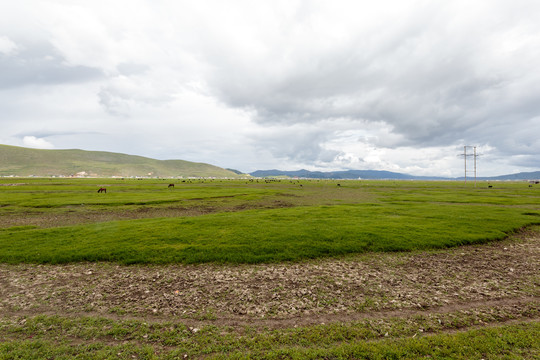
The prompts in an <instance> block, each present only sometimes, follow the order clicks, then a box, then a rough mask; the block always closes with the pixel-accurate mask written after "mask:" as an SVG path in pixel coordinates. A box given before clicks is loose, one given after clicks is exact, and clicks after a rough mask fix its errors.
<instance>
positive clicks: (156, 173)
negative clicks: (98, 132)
mask: <svg viewBox="0 0 540 360" xmlns="http://www.w3.org/2000/svg"><path fill="white" fill-rule="evenodd" d="M10 175H16V176H96V177H111V176H120V177H169V178H172V177H180V176H182V177H227V178H236V177H238V174H236V173H234V172H232V171H230V170H225V169H222V168H220V167H217V166H214V165H209V164H204V163H195V162H190V161H185V160H155V159H150V158H147V157H143V156H134V155H126V154H119V153H112V152H105V151H85V150H39V149H28V148H23V147H18V146H9V145H0V176H10Z"/></svg>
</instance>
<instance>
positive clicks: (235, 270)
mask: <svg viewBox="0 0 540 360" xmlns="http://www.w3.org/2000/svg"><path fill="white" fill-rule="evenodd" d="M539 285H540V231H538V228H536V230H535V231H533V230H525V231H523V232H521V233H519V234H516V235H514V236H512V237H510V238H509V239H507V240H505V241H502V242H497V243H491V244H487V245H481V246H468V247H461V248H456V249H451V250H444V251H434V252H427V253H426V252H418V253H405V254H402V253H398V254H366V255H360V256H351V257H348V258H345V259H339V260H336V259H325V260H317V261H312V262H306V263H300V264H271V265H249V266H248V265H241V266H217V265H194V266H186V265H168V266H119V265H115V264H108V263H99V264H95V263H88V264H70V265H60V266H58V265H56V266H54V265H27V264H22V265H6V264H0V316H1V317H12V316H32V315H37V314H58V315H63V316H90V315H94V316H102V317H114V318H121V319H131V318H136V319H145V321H171V320H173V319H175V320H181V321H183V322H186V323H191V324H201V323H204V324H206V323H211V324H215V325H218V326H219V325H230V326H244V325H246V324H249V325H251V326H261V327H270V328H275V327H291V326H301V325H311V324H320V323H330V322H337V321H354V320H358V319H362V318H367V317H370V318H373V317H380V318H385V317H407V316H414V315H417V314H427V313H439V314H441V313H463V314H466V313H468V312H478V313H486V314H488V313H489V314H491V315H490V316H495V317H496V316H500V317H501V319H503V318H504V317H507V318H518V317H522V318H525V317H526V318H537V317H538V313H539V311H540V290H539V289H540V287H539ZM499 313H500V314H499ZM497 314H499V315H497ZM503 320H504V319H503Z"/></svg>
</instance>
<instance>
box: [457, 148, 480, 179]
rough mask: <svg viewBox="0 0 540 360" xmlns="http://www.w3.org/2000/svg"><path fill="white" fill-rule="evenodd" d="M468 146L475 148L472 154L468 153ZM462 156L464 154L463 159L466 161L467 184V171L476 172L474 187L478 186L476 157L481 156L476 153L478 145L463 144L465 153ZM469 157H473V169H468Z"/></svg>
mask: <svg viewBox="0 0 540 360" xmlns="http://www.w3.org/2000/svg"><path fill="white" fill-rule="evenodd" d="M467 148H469V149H471V148H472V149H473V153H472V154H467ZM461 156H463V160H464V163H465V184H467V173H474V187H476V158H477V157H478V156H479V155H478V154H477V153H476V146H469V145H465V146H463V154H461ZM469 157H472V158H473V164H474V166H473V170H467V158H469Z"/></svg>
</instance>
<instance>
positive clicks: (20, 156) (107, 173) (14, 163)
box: [0, 145, 540, 181]
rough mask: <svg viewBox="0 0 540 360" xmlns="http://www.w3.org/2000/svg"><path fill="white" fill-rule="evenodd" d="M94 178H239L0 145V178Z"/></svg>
mask: <svg viewBox="0 0 540 360" xmlns="http://www.w3.org/2000/svg"><path fill="white" fill-rule="evenodd" d="M10 175H15V176H95V177H111V176H120V177H168V178H173V177H184V178H187V177H221V178H239V177H243V176H245V174H243V173H242V172H241V171H238V170H234V169H223V168H220V167H217V166H214V165H210V164H205V163H195V162H190V161H185V160H155V159H151V158H147V157H143V156H135V155H126V154H119V153H113V152H105V151H86V150H40V149H29V148H23V147H18V146H9V145H0V176H10ZM249 175H251V176H254V177H262V178H264V177H289V178H306V179H340V180H341V179H366V180H367V179H369V180H382V179H388V180H463V178H445V177H435V176H414V175H409V174H402V173H397V172H391V171H379V170H347V171H328V172H323V171H309V170H304V169H302V170H297V171H283V170H257V171H254V172H252V173H250V174H249ZM477 179H478V180H493V181H495V180H538V179H540V171H535V172H528V173H525V172H522V173H518V174H510V175H502V176H493V177H479V178H477Z"/></svg>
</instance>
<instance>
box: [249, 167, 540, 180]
mask: <svg viewBox="0 0 540 360" xmlns="http://www.w3.org/2000/svg"><path fill="white" fill-rule="evenodd" d="M250 175H251V176H255V177H280V176H286V177H291V178H305V179H339V180H345V179H366V180H463V178H445V177H436V176H414V175H408V174H401V173H396V172H391V171H380V170H347V171H328V172H322V171H309V170H297V171H283V170H257V171H254V172H252V173H250ZM536 179H540V171H535V172H522V173H518V174H510V175H501V176H493V177H478V178H477V180H492V181H496V180H536Z"/></svg>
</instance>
